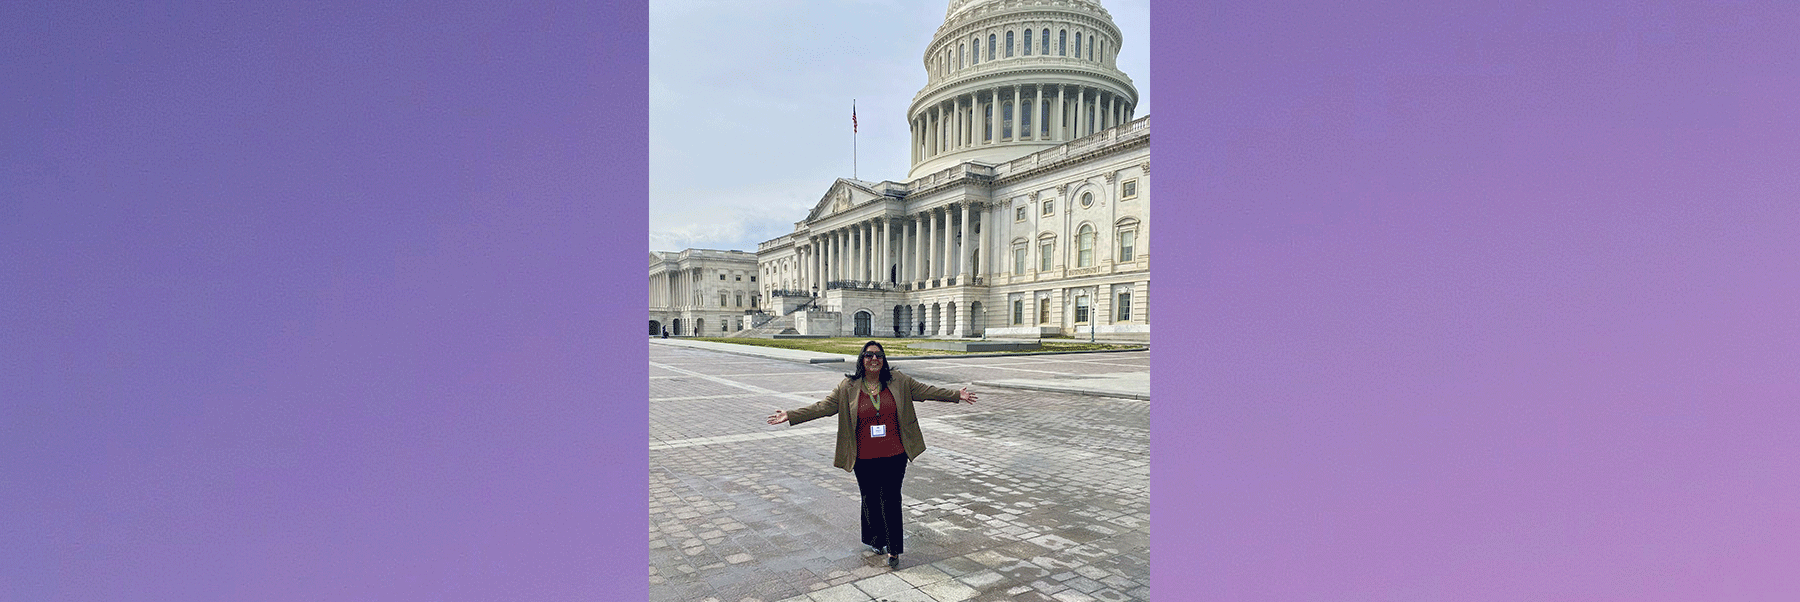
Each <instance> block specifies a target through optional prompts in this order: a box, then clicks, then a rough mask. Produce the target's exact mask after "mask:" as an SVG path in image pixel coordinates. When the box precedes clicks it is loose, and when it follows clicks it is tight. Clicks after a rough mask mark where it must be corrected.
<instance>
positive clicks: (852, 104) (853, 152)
mask: <svg viewBox="0 0 1800 602" xmlns="http://www.w3.org/2000/svg"><path fill="white" fill-rule="evenodd" d="M856 130H857V127H856V99H854V98H852V99H850V179H852V180H855V179H857V177H856Z"/></svg>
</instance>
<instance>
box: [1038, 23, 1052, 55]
mask: <svg viewBox="0 0 1800 602" xmlns="http://www.w3.org/2000/svg"><path fill="white" fill-rule="evenodd" d="M1043 38H1044V41H1043V44H1044V47H1043V51H1042V52H1039V53H1038V54H1041V55H1044V56H1050V28H1048V27H1046V28H1044V35H1043Z"/></svg>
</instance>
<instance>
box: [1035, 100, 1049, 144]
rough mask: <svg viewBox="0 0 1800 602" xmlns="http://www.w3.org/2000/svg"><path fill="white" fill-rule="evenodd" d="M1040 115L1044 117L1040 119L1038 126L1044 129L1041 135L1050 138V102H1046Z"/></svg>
mask: <svg viewBox="0 0 1800 602" xmlns="http://www.w3.org/2000/svg"><path fill="white" fill-rule="evenodd" d="M1038 114H1039V115H1043V116H1044V117H1042V118H1039V119H1038V124H1039V125H1040V126H1041V127H1042V128H1043V129H1042V131H1041V133H1040V134H1039V135H1040V136H1045V137H1048V136H1049V135H1050V117H1049V115H1050V101H1048V100H1046V101H1044V106H1043V110H1041V111H1039V112H1038Z"/></svg>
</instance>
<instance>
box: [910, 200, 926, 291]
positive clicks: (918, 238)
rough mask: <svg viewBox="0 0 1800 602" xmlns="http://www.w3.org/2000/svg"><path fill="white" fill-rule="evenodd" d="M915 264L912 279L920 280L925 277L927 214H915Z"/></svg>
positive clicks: (913, 239) (913, 238)
mask: <svg viewBox="0 0 1800 602" xmlns="http://www.w3.org/2000/svg"><path fill="white" fill-rule="evenodd" d="M912 230H913V236H912V241H913V247H912V248H913V265H912V280H913V281H914V282H918V281H920V280H924V279H925V216H924V215H923V214H916V215H914V216H913V229H912Z"/></svg>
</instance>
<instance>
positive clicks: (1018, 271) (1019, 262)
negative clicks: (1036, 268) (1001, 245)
mask: <svg viewBox="0 0 1800 602" xmlns="http://www.w3.org/2000/svg"><path fill="white" fill-rule="evenodd" d="M1013 275H1014V276H1024V275H1025V246H1024V245H1020V246H1017V247H1013Z"/></svg>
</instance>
